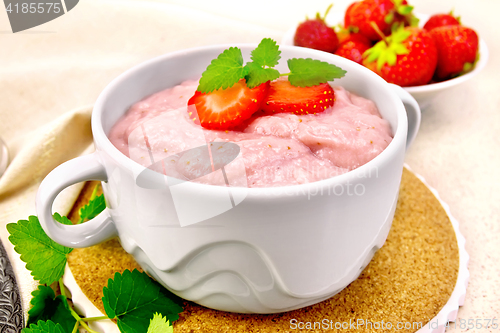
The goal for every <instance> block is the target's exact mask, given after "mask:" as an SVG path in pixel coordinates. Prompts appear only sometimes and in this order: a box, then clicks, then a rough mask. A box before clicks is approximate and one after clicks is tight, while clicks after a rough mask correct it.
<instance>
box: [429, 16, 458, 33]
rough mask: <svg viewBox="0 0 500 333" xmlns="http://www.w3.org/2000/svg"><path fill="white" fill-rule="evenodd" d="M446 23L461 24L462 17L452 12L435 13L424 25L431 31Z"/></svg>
mask: <svg viewBox="0 0 500 333" xmlns="http://www.w3.org/2000/svg"><path fill="white" fill-rule="evenodd" d="M445 25H460V17H455V16H453V13H452V12H450V13H449V14H435V15H432V16H431V17H430V18H429V20H427V22H426V23H425V25H424V29H425V30H427V31H430V30H432V29H434V28H437V27H442V26H445Z"/></svg>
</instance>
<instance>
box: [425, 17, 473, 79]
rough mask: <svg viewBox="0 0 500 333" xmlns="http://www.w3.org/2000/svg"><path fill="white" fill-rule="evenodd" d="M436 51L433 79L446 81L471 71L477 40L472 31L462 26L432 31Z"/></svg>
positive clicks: (445, 27) (449, 26)
mask: <svg viewBox="0 0 500 333" xmlns="http://www.w3.org/2000/svg"><path fill="white" fill-rule="evenodd" d="M430 34H431V35H432V37H433V38H434V41H435V43H436V47H437V51H438V63H437V68H436V74H435V78H436V79H437V80H446V79H449V78H452V77H454V76H456V75H459V74H462V73H465V72H468V71H470V70H471V69H472V67H473V64H474V62H475V61H476V58H477V52H478V48H479V38H478V36H477V34H476V32H475V31H474V30H472V29H471V28H467V27H464V26H462V25H448V26H444V27H438V28H435V29H432V30H431V31H430Z"/></svg>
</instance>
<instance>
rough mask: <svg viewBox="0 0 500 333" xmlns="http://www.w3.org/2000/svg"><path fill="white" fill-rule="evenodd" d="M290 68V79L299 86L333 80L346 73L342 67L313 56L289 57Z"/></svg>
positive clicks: (308, 85) (309, 85)
mask: <svg viewBox="0 0 500 333" xmlns="http://www.w3.org/2000/svg"><path fill="white" fill-rule="evenodd" d="M288 68H289V69H290V74H289V76H288V81H290V83H291V84H292V85H294V86H297V87H311V86H315V85H318V84H320V83H325V82H328V81H333V80H334V79H339V78H341V77H343V76H344V75H345V73H346V71H345V70H343V69H342V68H340V67H337V66H335V65H333V64H329V63H327V62H324V61H320V60H313V59H311V58H307V59H304V58H292V59H288Z"/></svg>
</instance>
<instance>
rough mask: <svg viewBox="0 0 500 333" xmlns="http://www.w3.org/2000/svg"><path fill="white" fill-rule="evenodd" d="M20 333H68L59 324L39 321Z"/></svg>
mask: <svg viewBox="0 0 500 333" xmlns="http://www.w3.org/2000/svg"><path fill="white" fill-rule="evenodd" d="M21 332H22V333H69V332H71V331H65V330H64V328H63V327H62V326H61V324H56V323H54V322H53V321H50V320H48V321H46V322H45V321H39V322H38V323H36V324H31V325H30V327H29V328H23V329H22V330H21Z"/></svg>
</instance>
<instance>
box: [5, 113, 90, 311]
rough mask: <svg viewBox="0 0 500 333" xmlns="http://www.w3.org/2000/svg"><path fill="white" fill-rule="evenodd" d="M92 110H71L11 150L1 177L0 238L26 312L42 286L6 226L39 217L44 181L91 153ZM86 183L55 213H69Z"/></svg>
mask: <svg viewBox="0 0 500 333" xmlns="http://www.w3.org/2000/svg"><path fill="white" fill-rule="evenodd" d="M91 112H92V107H90V106H87V107H83V108H79V109H76V110H74V111H70V112H68V113H65V114H63V115H62V116H60V117H59V118H57V119H56V120H54V121H52V122H50V123H49V124H47V125H45V126H43V127H42V128H40V129H38V130H37V131H35V132H32V133H30V134H29V135H27V136H26V137H24V138H23V139H22V140H21V141H22V142H19V143H18V146H19V148H18V149H16V148H17V147H16V146H14V147H13V149H11V155H12V157H11V162H10V165H9V166H8V168H7V170H6V171H5V174H4V175H3V176H2V178H0V238H1V240H2V243H3V245H4V247H5V249H6V251H7V253H8V255H9V259H10V261H11V263H12V267H13V269H14V272H15V274H16V278H17V282H18V285H19V288H20V294H21V302H22V306H23V311H24V313H25V318H27V317H26V313H27V311H28V310H29V308H30V304H29V303H30V301H31V292H32V291H33V290H35V289H36V288H37V287H38V282H37V281H35V280H33V277H32V276H31V275H30V272H29V271H28V270H27V269H26V268H25V265H26V264H25V263H24V262H22V261H21V259H20V256H19V254H18V253H16V252H15V251H14V246H13V245H12V244H11V243H10V241H9V240H8V237H9V233H8V232H7V229H6V228H5V226H6V225H7V224H8V223H12V222H17V220H19V219H27V218H28V216H29V215H36V211H35V197H36V192H37V190H38V186H39V185H40V182H41V181H42V179H43V178H44V177H45V176H46V175H47V174H48V173H49V172H50V171H51V170H52V169H54V168H55V167H56V166H58V165H59V164H61V163H63V162H65V161H67V160H69V159H71V158H74V157H77V156H79V155H82V154H85V153H90V152H91V151H92V150H93V149H94V148H93V145H92V132H91V129H90V115H91ZM82 185H83V184H77V185H74V186H71V187H68V188H67V189H66V190H64V191H63V192H61V194H60V195H59V196H58V197H57V199H56V202H55V203H54V211H57V212H58V213H60V214H63V215H65V214H67V213H68V212H69V209H71V207H72V205H73V203H74V202H75V200H76V198H77V196H78V194H79V193H80V191H81V187H82Z"/></svg>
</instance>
